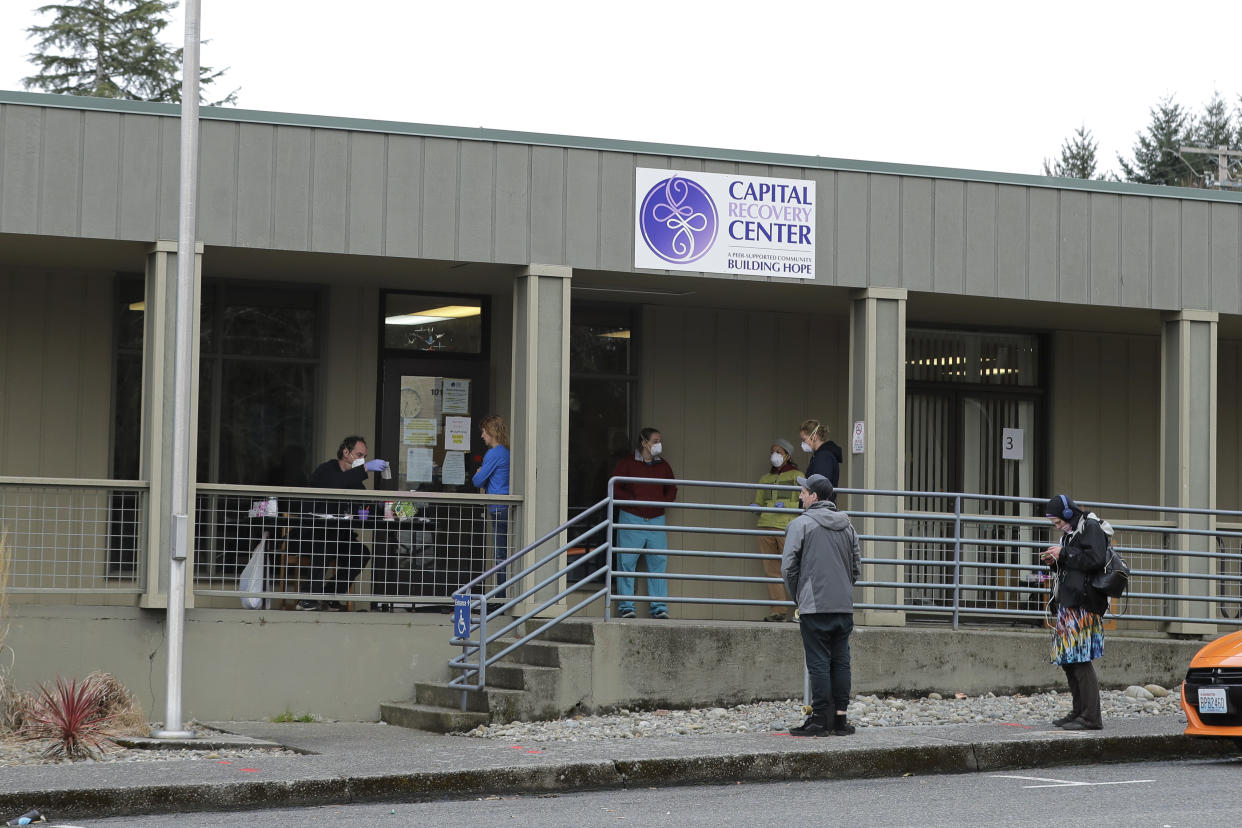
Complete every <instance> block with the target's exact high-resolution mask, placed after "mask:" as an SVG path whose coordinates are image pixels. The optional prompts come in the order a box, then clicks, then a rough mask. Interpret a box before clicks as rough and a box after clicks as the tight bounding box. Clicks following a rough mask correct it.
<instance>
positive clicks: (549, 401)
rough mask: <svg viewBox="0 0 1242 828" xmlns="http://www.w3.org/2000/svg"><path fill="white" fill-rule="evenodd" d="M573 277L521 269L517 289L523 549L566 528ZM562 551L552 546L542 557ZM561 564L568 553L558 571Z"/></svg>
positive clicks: (515, 452)
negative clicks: (560, 528)
mask: <svg viewBox="0 0 1242 828" xmlns="http://www.w3.org/2000/svg"><path fill="white" fill-rule="evenodd" d="M572 276H573V271H572V269H570V268H568V267H561V266H557V265H539V264H532V265H530V266H529V267H526V268H523V269H522V270H521V271H519V273H518V274H517V279H516V281H515V282H514V285H513V386H512V387H513V418H512V422H513V429H512V439H511V441H510V442H511V446H510V451H511V458H512V470H511V477H510V484H511V485H510V490H511V491H512V493H513V494H518V495H522V496H523V498H525V500H524V502H523V504H522V513H521V519H520V524H521V528H520V533H519V534H517V535H516V537H515V539H514V546H515V547H516V548H517V549H521V548H522V547H524V546H526V545H527V544H529V543H531V542H532V541H534V540H536V539H537V538H540V537H542V536H543V535H545V534H547V533H548V532H550V531H551V530H553V529H555V528H556V527H557V526H559V525H561V524H562V523H564V522H565V518H566V513H567V510H568V503H569V459H568V458H569V304H570V302H569V286H570V280H571V277H572ZM563 540H564V539H562V541H561V542H563ZM558 545H559V544H558ZM555 548H556V547H555V546H545V547H544V548H543V549H542V550H541V552H540V557H542V556H543V555H546V554H547V553H548V552H550V551H551V550H553V549H555ZM515 551H516V550H515ZM534 560H536V559H535V558H532V559H531V560H529V561H526V562H525V564H523V565H522V566H525V565H529V564H530V563H532V562H533V561H534ZM562 565H564V556H562V559H561V561H560V562H559V564H558V566H562ZM519 568H520V567H519ZM547 569H548V574H549V575H550V574H551V572H553V571H555V570H554V569H553V568H552V567H551V565H549V567H548V568H547ZM512 571H513V570H511V572H512ZM533 577H534V578H535V579H536V581H538V580H543V578H544V577H546V576H545V575H541V574H539V573H535V575H534V576H533ZM562 588H564V578H561V579H560V581H559V583H558V586H557V589H558V590H559V589H562ZM552 594H553V592H552V590H551V588H549V589H547V590H545V591H544V592H543V593H542V595H543V596H545V597H544V599H543V600H546V597H547V596H551V595H552ZM538 599H539V596H535V599H533V601H534V602H538ZM528 605H529V602H528ZM554 606H555V605H554ZM553 608H554V607H553Z"/></svg>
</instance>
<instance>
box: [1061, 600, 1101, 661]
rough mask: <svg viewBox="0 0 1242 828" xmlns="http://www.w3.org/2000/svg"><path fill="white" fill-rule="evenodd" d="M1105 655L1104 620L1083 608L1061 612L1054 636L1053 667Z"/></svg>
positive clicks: (1062, 610)
mask: <svg viewBox="0 0 1242 828" xmlns="http://www.w3.org/2000/svg"><path fill="white" fill-rule="evenodd" d="M1102 655H1104V619H1102V618H1101V617H1100V616H1099V614H1098V613H1094V612H1090V611H1089V610H1085V609H1083V608H1081V607H1061V608H1059V609H1058V610H1057V625H1056V629H1055V630H1054V631H1053V635H1052V663H1053V664H1079V663H1081V662H1084V661H1094V660H1095V659H1097V658H1099V657H1100V656H1102Z"/></svg>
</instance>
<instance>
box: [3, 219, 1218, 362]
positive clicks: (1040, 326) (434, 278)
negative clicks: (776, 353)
mask: <svg viewBox="0 0 1242 828" xmlns="http://www.w3.org/2000/svg"><path fill="white" fill-rule="evenodd" d="M147 247H148V245H147V244H146V243H144V242H118V241H107V240H97V239H66V238H57V237H51V236H34V235H29V236H28V235H14V234H0V265H4V266H10V267H22V268H25V267H29V268H72V269H86V270H99V271H108V272H117V271H121V272H131V273H140V272H142V269H143V267H144V262H145V254H146V249H147ZM203 266H204V274H205V275H207V276H209V277H223V278H247V279H261V280H264V281H290V282H317V283H331V282H337V281H340V280H348V281H350V282H353V283H356V284H360V285H367V286H373V287H386V288H393V289H397V290H402V289H405V290H432V291H442V292H457V291H461V292H481V293H501V292H504V291H506V290H507V289H508V286H509V284H510V283H511V280H512V279H513V276H514V274H515V273H516V272H517V270H518V268H517V266H515V265H497V264H478V263H469V262H446V261H432V260H423V259H403V258H393V257H381V256H358V255H346V254H339V253H305V252H288V251H279V250H259V249H247V248H236V247H208V248H207V249H206V251H205V253H204V259H203ZM572 287H573V296H574V300H575V301H577V302H592V303H596V302H606V303H612V302H617V303H626V304H655V305H672V306H681V307H710V308H722V309H738V310H750V309H753V310H764V311H791V312H793V311H796V312H800V313H808V312H809V313H820V314H823V315H825V316H834V317H839V318H844V317H845V316H846V315H847V313H848V311H849V297H850V295H851V293H852V289H850V288H843V287H825V286H823V285H815V284H813V283H811V284H808V283H805V282H800V281H796V280H789V281H781V282H769V281H759V280H749V279H736V278H720V277H717V278H710V279H709V278H704V277H702V276H691V275H681V274H648V273H621V272H616V271H603V270H576V271H575V272H574V276H573V283H572ZM1160 319H1161V312H1160V311H1154V310H1139V309H1126V308H1101V307H1093V306H1087V305H1081V304H1074V303H1067V302H1033V301H1022V302H1014V301H1012V300H1006V299H992V298H986V297H978V296H962V295H949V294H934V293H920V292H911V293H910V295H909V303H908V304H907V306H906V323H907V325H910V326H924V325H927V326H946V327H970V328H975V329H983V328H986V329H993V330H1023V331H1047V330H1081V331H1102V332H1110V333H1131V334H1143V335H1151V336H1158V335H1159V334H1160ZM1220 335H1221V337H1222V338H1226V339H1242V315H1231V314H1222V315H1221V319H1220Z"/></svg>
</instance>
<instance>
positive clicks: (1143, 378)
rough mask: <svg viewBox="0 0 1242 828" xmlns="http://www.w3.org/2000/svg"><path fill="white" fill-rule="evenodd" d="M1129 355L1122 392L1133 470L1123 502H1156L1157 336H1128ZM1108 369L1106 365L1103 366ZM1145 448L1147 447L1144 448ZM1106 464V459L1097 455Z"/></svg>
mask: <svg viewBox="0 0 1242 828" xmlns="http://www.w3.org/2000/svg"><path fill="white" fill-rule="evenodd" d="M1127 339H1128V342H1129V347H1130V356H1129V358H1128V359H1127V360H1126V364H1127V366H1128V368H1129V372H1130V374H1129V382H1128V383H1127V386H1126V391H1125V392H1123V393H1124V394H1128V395H1129V396H1128V398H1126V397H1125V396H1123V395H1119V399H1125V401H1126V404H1127V409H1128V412H1129V418H1130V430H1129V439H1128V440H1127V451H1129V452H1130V453H1131V455H1132V457H1133V460H1132V462H1133V463H1134V465H1133V466H1132V470H1133V473H1132V474H1131V475H1130V476H1129V477H1128V479H1127V482H1128V484H1129V488H1128V489H1127V490H1126V492H1125V496H1126V499H1125V500H1124V501H1122V502H1123V503H1159V502H1160V473H1159V469H1158V466H1159V463H1158V462H1156V455H1157V454H1158V453H1159V448H1160V337H1158V336H1131V337H1128V338H1127ZM1105 370H1106V371H1107V370H1108V366H1105ZM1144 447H1148V448H1149V449H1150V450H1144ZM1101 462H1102V463H1107V462H1108V458H1107V457H1104V458H1101Z"/></svg>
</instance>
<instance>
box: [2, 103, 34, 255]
mask: <svg viewBox="0 0 1242 828" xmlns="http://www.w3.org/2000/svg"><path fill="white" fill-rule="evenodd" d="M43 112H44V110H42V109H39V108H36V107H29V106H7V107H5V109H4V120H3V121H0V128H3V130H4V131H3V133H0V151H2V152H3V153H4V154H3V157H2V158H0V183H3V188H2V189H0V232H5V233H35V232H38V223H39V162H40V160H41V152H42V150H41V147H40V142H41V141H42V139H43Z"/></svg>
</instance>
